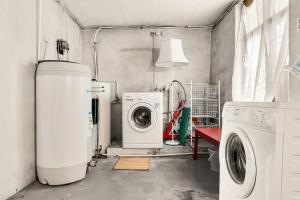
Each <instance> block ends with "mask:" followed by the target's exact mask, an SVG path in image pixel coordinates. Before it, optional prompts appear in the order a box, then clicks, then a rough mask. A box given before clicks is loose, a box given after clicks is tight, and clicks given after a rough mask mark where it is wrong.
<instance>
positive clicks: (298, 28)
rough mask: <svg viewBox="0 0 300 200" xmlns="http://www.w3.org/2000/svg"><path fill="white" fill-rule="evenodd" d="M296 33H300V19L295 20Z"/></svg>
mask: <svg viewBox="0 0 300 200" xmlns="http://www.w3.org/2000/svg"><path fill="white" fill-rule="evenodd" d="M297 32H300V18H297Z"/></svg>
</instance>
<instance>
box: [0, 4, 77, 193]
mask: <svg viewBox="0 0 300 200" xmlns="http://www.w3.org/2000/svg"><path fill="white" fill-rule="evenodd" d="M42 2H43V4H44V5H43V8H42V10H43V11H44V12H45V14H44V15H43V32H47V34H49V36H50V37H51V38H52V39H53V41H54V40H55V39H57V30H58V28H57V27H59V21H56V20H57V13H58V11H57V9H58V6H57V4H56V3H55V2H54V0H43V1H42ZM1 8H3V9H2V10H1V12H0V33H1V37H0V46H1V50H0V57H1V67H0V94H1V98H0V104H1V106H0V124H1V126H0V158H1V161H0V199H6V198H8V197H9V196H12V195H13V194H15V193H16V192H18V191H19V190H21V189H23V188H24V187H25V186H27V185H28V184H30V183H31V182H32V181H34V180H35V151H34V150H35V141H34V135H35V132H34V71H35V63H36V56H37V48H36V46H37V39H36V38H37V34H36V33H37V26H36V24H37V23H36V20H37V16H36V13H37V1H36V0H27V1H20V0H3V1H1ZM69 33H70V38H72V41H71V43H72V44H71V47H72V46H74V47H76V48H74V49H76V51H74V52H70V57H71V58H74V60H76V61H77V60H80V57H81V51H80V47H81V42H80V41H79V42H78V41H76V42H75V40H77V39H76V38H78V37H79V36H80V31H79V29H78V27H76V26H75V27H74V25H70V27H69ZM73 33H74V34H75V35H74V36H72V34H73ZM53 44H54V43H53ZM54 48H55V46H54V45H53V46H52V47H49V48H48V50H49V52H50V51H53V49H54ZM73 53H74V54H73ZM54 54H55V53H49V54H47V57H46V58H47V59H56V55H54Z"/></svg>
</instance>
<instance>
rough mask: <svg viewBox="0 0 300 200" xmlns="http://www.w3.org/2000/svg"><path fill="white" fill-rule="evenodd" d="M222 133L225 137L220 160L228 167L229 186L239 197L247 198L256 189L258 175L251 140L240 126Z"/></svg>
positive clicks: (222, 142)
mask: <svg viewBox="0 0 300 200" xmlns="http://www.w3.org/2000/svg"><path fill="white" fill-rule="evenodd" d="M222 134H224V135H225V137H224V138H222V141H221V145H220V161H221V166H223V167H224V166H225V167H226V170H225V171H226V172H225V173H226V174H225V176H226V177H227V180H228V184H227V188H228V189H229V190H230V191H231V192H232V194H233V195H235V196H236V197H237V198H247V197H249V195H250V194H251V193H252V191H253V189H254V186H255V182H256V175H257V168H256V159H255V154H254V151H253V147H252V144H251V141H250V140H249V138H248V136H247V134H246V133H245V132H244V131H243V130H242V129H240V128H235V129H231V130H230V131H227V132H224V133H222ZM221 176H222V174H221Z"/></svg>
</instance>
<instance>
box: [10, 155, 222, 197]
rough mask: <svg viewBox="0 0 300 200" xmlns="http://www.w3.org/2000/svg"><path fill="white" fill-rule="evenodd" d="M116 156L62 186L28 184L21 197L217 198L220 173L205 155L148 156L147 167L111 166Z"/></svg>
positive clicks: (19, 195)
mask: <svg viewBox="0 0 300 200" xmlns="http://www.w3.org/2000/svg"><path fill="white" fill-rule="evenodd" d="M116 161H117V159H116V158H109V159H101V160H100V161H99V162H98V164H97V166H96V167H95V168H93V169H92V171H91V172H90V173H88V174H87V177H86V179H84V180H82V181H79V182H76V183H73V184H69V185H64V186H55V187H53V186H46V185H41V184H39V183H38V182H35V183H33V184H31V185H30V186H29V187H27V188H26V189H25V190H23V191H21V192H20V193H18V194H17V195H15V196H14V197H12V198H11V200H12V199H16V200H17V199H22V200H96V199H97V200H99V199H101V200H216V199H218V180H219V175H218V174H217V173H215V172H212V171H210V164H209V163H208V162H207V159H205V158H202V159H199V160H197V161H193V160H192V159H191V158H190V157H184V158H151V170H149V171H117V170H112V168H113V166H114V164H115V163H116Z"/></svg>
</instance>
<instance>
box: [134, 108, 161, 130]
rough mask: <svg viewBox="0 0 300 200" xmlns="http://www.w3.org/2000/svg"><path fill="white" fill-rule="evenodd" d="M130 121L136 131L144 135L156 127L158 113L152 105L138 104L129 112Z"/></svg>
mask: <svg viewBox="0 0 300 200" xmlns="http://www.w3.org/2000/svg"><path fill="white" fill-rule="evenodd" d="M128 121H129V124H130V125H131V127H132V128H133V129H134V130H135V131H137V132H141V133H144V132H147V131H149V130H151V129H152V128H153V127H154V126H155V124H156V121H157V113H156V111H155V109H154V108H153V106H151V105H150V104H148V103H137V104H135V105H134V106H132V107H131V108H130V110H129V112H128Z"/></svg>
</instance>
